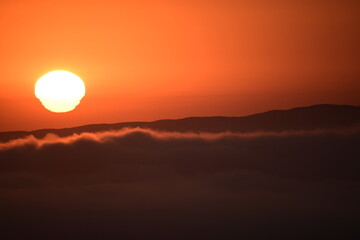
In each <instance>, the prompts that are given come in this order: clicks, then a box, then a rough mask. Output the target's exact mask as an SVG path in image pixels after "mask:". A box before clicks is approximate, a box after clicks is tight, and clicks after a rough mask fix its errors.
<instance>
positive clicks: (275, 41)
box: [0, 0, 360, 131]
mask: <svg viewBox="0 0 360 240" xmlns="http://www.w3.org/2000/svg"><path fill="white" fill-rule="evenodd" d="M359 12H360V1H355V0H354V1H351V0H348V1H346V0H345V1H342V0H338V1H336V0H329V1H322V0H321V1H320V0H312V1H306V0H304V1H297V0H294V1H285V0H284V1H280V0H279V1H270V0H255V1H250V0H249V1H231V0H225V1H224V0H222V1H220V0H218V1H216V0H209V1H205V0H185V1H180V0H179V1H157V0H151V1H150V0H149V1H114V0H101V1H91V0H87V1H80V0H79V1H69V0H61V1H48V0H14V1H10V0H7V1H6V0H5V1H4V0H2V1H1V2H0V53H1V54H0V131H9V130H32V129H39V128H49V127H56V128H61V127H70V126H77V125H83V124H90V123H112V122H122V121H142V120H144V121H149V120H157V119H163V118H182V117H188V116H213V115H229V116H241V115H246V114H251V113H256V112H261V111H266V110H270V109H284V108H291V107H296V106H306V105H313V104H319V103H334V104H352V105H360V96H359V93H360V67H359V63H360V47H359V43H360V14H359ZM57 69H62V70H68V71H71V72H73V73H75V74H77V75H78V76H80V77H81V78H82V79H83V80H84V82H85V84H86V87H87V93H86V96H85V98H84V99H83V100H82V102H81V104H80V105H79V106H78V107H77V108H76V109H75V111H72V112H69V113H63V114H56V113H51V112H49V111H47V110H46V109H44V108H43V106H42V105H41V103H40V102H39V101H38V99H36V97H35V96H34V84H35V82H36V80H37V79H38V78H40V77H41V76H42V75H44V74H45V73H47V72H49V71H52V70H57Z"/></svg>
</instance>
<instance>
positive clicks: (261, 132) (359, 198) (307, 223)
mask: <svg viewBox="0 0 360 240" xmlns="http://www.w3.org/2000/svg"><path fill="white" fill-rule="evenodd" d="M304 109H305V110H304ZM306 109H307V110H309V109H312V110H311V111H306ZM313 109H314V107H310V108H302V109H301V111H300V112H301V113H299V111H296V114H297V118H295V117H294V116H293V115H294V110H289V111H283V112H282V113H281V117H272V119H273V120H272V121H273V122H272V123H271V124H270V125H269V124H268V125H267V127H268V129H264V128H263V127H259V128H258V129H257V130H254V129H253V130H251V131H250V130H249V129H248V131H245V130H244V129H243V130H242V131H240V130H239V131H236V132H235V131H229V129H227V130H226V128H230V127H229V126H218V125H216V124H214V125H213V127H214V129H221V128H223V131H218V130H216V131H215V130H214V131H206V132H205V131H200V130H201V129H200V130H198V131H196V128H197V127H195V125H193V127H191V124H190V123H187V124H189V125H187V126H188V127H189V128H191V130H192V131H191V132H189V131H180V130H178V131H170V130H171V129H165V128H169V126H163V129H161V126H159V125H158V127H153V128H151V126H147V128H145V127H144V126H140V125H139V124H133V126H132V127H131V128H126V129H124V128H123V129H121V128H119V129H108V126H107V127H106V128H104V126H102V127H103V131H100V129H97V130H98V131H93V132H90V131H83V132H79V131H78V129H77V130H76V129H75V130H74V129H73V130H71V131H73V132H76V134H74V135H72V134H70V132H69V131H70V130H63V134H58V135H60V136H57V135H54V134H53V133H57V131H58V133H59V131H60V130H56V131H50V130H47V131H45V130H44V131H43V132H42V133H44V132H46V133H47V135H46V134H45V135H46V136H45V137H39V136H37V135H36V134H33V135H34V136H28V137H26V134H25V133H21V134H24V136H22V137H19V138H14V136H15V135H16V134H20V133H19V132H18V133H6V134H5V133H3V134H2V135H1V136H3V137H4V136H5V135H6V141H3V142H2V143H0V196H1V197H0V207H1V209H0V210H1V215H0V220H1V232H0V238H1V239H241V238H243V239H264V238H269V237H278V239H282V238H287V239H321V238H327V239H332V238H334V239H341V238H347V237H351V238H352V239H353V238H356V237H358V236H359V218H360V206H359V202H360V192H359V189H360V174H359V170H360V163H359V156H360V128H359V124H360V121H358V120H356V119H359V116H360V111H359V108H358V107H349V106H329V105H327V106H322V107H319V106H317V107H315V109H316V110H313ZM324 109H326V110H324ZM329 111H330V113H331V114H333V119H332V120H329V119H328V115H329ZM336 113H338V114H336ZM271 114H274V113H271ZM321 115H323V116H325V117H324V119H323V120H321V117H319V116H321ZM271 116H278V115H276V114H275V115H271ZM349 116H351V118H349ZM260 117H264V115H261V114H260V115H254V116H252V118H251V122H253V121H255V122H256V119H258V124H260V122H261V121H260V120H259V119H260ZM211 119H212V118H205V119H202V121H204V122H208V124H207V125H206V126H207V127H208V128H209V129H210V128H211V121H212V120H211ZM291 119H298V122H297V124H295V125H296V126H297V127H296V128H295V127H294V126H295V125H291V124H290V123H289V122H291V121H293V120H291ZM301 119H303V129H302V128H301V122H302V121H301ZM314 119H315V120H314ZM346 119H348V120H346ZM349 119H350V120H349ZM198 120H199V119H198ZM213 120H214V119H213ZM335 120H336V121H335ZM181 121H183V120H174V121H173V122H172V124H173V126H181V124H183V123H182V122H181ZM244 121H245V120H244ZM245 122H246V121H245ZM245 122H243V123H244V124H245ZM314 122H317V124H315V123H314ZM322 122H323V126H321V123H322ZM334 122H336V124H335V123H334ZM177 123H178V125H177ZM281 123H282V124H281ZM310 123H311V124H310ZM142 124H144V123H142ZM194 124H195V123H194ZM312 124H313V126H315V125H316V126H315V127H313V128H311V125H312ZM235 125H236V124H235ZM235 125H231V126H232V127H236V126H235ZM260 125H261V124H260ZM260 125H259V126H260ZM271 125H273V126H274V129H271ZM202 126H203V127H204V126H205V125H202ZM281 126H284V129H281ZM289 126H290V127H289ZM291 126H293V127H291ZM93 127H94V126H93ZM127 127H129V126H127ZM237 127H238V128H239V129H240V128H241V126H237ZM84 128H85V127H84ZM98 128H99V126H98ZM248 128H250V127H248ZM105 130H106V131H105ZM225 130H226V131H225ZM64 131H65V132H66V131H67V133H69V134H65V133H64ZM60 132H61V131H60ZM48 133H52V134H48ZM4 139H5V137H4Z"/></svg>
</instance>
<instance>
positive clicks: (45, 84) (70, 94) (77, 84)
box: [35, 70, 85, 113]
mask: <svg viewBox="0 0 360 240" xmlns="http://www.w3.org/2000/svg"><path fill="white" fill-rule="evenodd" d="M35 96H36V97H37V98H38V99H39V100H40V101H41V103H42V105H43V106H44V107H45V108H46V109H48V110H49V111H51V112H58V113H61V112H69V111H72V110H74V109H75V108H76V106H77V105H78V104H79V103H80V100H81V99H82V98H83V97H84V96H85V84H84V82H83V81H82V80H81V79H80V78H79V77H78V76H76V75H75V74H73V73H71V72H68V71H62V70H57V71H52V72H49V73H47V74H45V75H44V76H42V77H41V78H39V80H37V82H36V84H35Z"/></svg>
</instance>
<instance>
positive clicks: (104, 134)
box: [0, 127, 360, 151]
mask: <svg viewBox="0 0 360 240" xmlns="http://www.w3.org/2000/svg"><path fill="white" fill-rule="evenodd" d="M359 132H360V127H351V128H343V129H319V130H310V131H309V130H301V131H299V130H297V131H281V132H269V131H267V132H264V131H262V132H249V133H237V132H229V131H227V132H221V133H208V132H200V133H195V132H166V131H155V130H152V129H144V128H139V127H136V128H123V129H120V130H113V131H100V132H83V133H80V134H73V135H71V136H67V137H60V136H57V135H56V134H53V133H48V134H47V135H46V136H45V137H44V138H37V137H35V136H33V135H29V136H27V137H24V138H18V139H14V140H10V141H8V142H0V151H2V150H7V149H11V148H17V147H21V146H26V145H33V146H35V147H36V148H41V147H43V146H46V145H50V144H67V145H68V144H72V143H75V142H78V141H82V140H84V141H94V142H98V143H105V142H108V141H112V140H114V139H116V138H123V137H125V136H127V135H131V134H144V135H147V136H149V137H152V138H154V139H157V140H171V139H200V140H204V141H216V140H219V139H222V138H257V137H271V136H273V137H285V136H316V135H324V134H332V135H333V134H337V135H351V134H357V133H359Z"/></svg>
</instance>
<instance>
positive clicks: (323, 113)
mask: <svg viewBox="0 0 360 240" xmlns="http://www.w3.org/2000/svg"><path fill="white" fill-rule="evenodd" d="M355 125H360V106H348V105H331V104H322V105H314V106H310V107H298V108H293V109H290V110H273V111H268V112H264V113H258V114H254V115H250V116H245V117H189V118H184V119H176V120H168V119H167V120H158V121H154V122H124V123H115V124H92V125H85V126H80V127H74V128H64V129H42V130H36V131H30V132H26V131H17V132H0V141H8V140H10V139H14V138H19V137H24V136H27V135H34V136H36V137H44V136H45V135H46V134H47V133H55V134H57V135H59V136H67V135H71V134H73V133H81V132H98V131H106V130H116V129H121V128H124V127H142V128H151V129H154V130H160V131H179V132H187V131H194V132H213V133H216V132H223V131H232V132H253V131H285V130H311V129H324V128H338V127H350V126H355Z"/></svg>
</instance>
